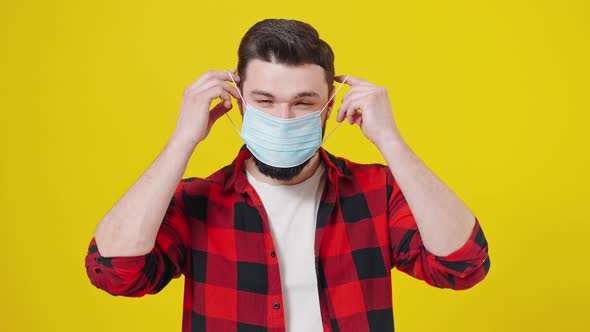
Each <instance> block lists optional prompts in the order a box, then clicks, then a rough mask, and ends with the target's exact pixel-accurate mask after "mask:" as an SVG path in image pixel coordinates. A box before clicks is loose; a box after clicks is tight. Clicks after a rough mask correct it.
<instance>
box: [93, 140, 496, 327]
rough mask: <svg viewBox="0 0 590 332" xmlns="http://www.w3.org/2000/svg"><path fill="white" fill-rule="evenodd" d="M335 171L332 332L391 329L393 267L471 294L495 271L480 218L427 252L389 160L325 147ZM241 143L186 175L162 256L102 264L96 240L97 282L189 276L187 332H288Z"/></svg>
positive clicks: (327, 265)
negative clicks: (460, 237) (355, 157)
mask: <svg viewBox="0 0 590 332" xmlns="http://www.w3.org/2000/svg"><path fill="white" fill-rule="evenodd" d="M320 154H321V157H322V161H323V162H324V164H325V165H326V166H327V167H326V169H327V175H328V176H327V181H326V182H325V187H324V191H323V194H322V198H321V202H320V206H319V211H318V215H317V224H316V232H315V258H316V259H315V266H316V272H317V283H318V290H319V302H320V308H321V317H322V320H323V326H324V331H333V332H336V331H342V332H345V331H346V332H348V331H351V332H359V331H393V330H394V323H393V308H392V289H391V279H390V275H391V270H392V268H393V267H396V268H397V269H399V270H400V271H403V272H405V273H407V274H409V275H411V276H413V277H415V278H418V279H422V280H424V281H425V282H426V283H428V284H430V285H432V286H436V287H440V288H452V289H457V290H459V289H466V288H470V287H472V286H474V285H475V284H477V283H478V282H479V281H481V280H482V279H484V277H485V276H486V274H487V272H488V270H489V268H490V260H489V257H488V246H487V241H486V238H485V236H484V233H483V232H482V229H481V228H480V224H479V222H478V220H477V218H476V219H475V221H476V223H475V226H474V228H473V232H472V234H471V236H470V238H469V240H468V241H467V242H466V243H465V244H464V245H463V246H462V247H461V248H460V249H458V250H456V251H455V252H453V253H452V254H450V255H448V256H445V257H441V256H436V255H434V254H432V253H430V252H428V250H426V248H425V247H424V246H423V244H422V239H421V238H420V233H419V231H418V228H417V226H416V222H415V220H414V217H413V215H412V212H411V210H410V207H409V205H408V204H407V203H406V200H405V198H404V195H403V194H402V192H401V190H400V187H399V186H398V185H397V183H396V181H395V179H394V177H393V176H392V173H391V171H390V169H389V168H388V167H387V166H385V165H382V164H357V163H353V162H350V161H348V160H346V159H343V158H338V157H335V156H333V155H331V154H330V153H328V152H327V151H326V150H324V149H323V148H322V149H320ZM250 156H251V154H250V152H249V151H248V149H247V148H245V146H243V147H242V148H241V150H240V152H239V154H238V156H237V158H236V159H235V160H234V161H233V163H232V164H231V165H228V166H226V167H224V168H222V169H220V170H219V171H217V172H216V173H214V174H212V175H211V176H209V177H208V178H206V179H202V178H196V177H191V178H185V179H182V180H181V181H180V183H179V185H178V187H177V189H176V192H175V193H174V196H173V197H172V200H171V202H170V205H169V207H168V210H167V212H166V215H165V217H164V220H163V222H162V225H161V227H160V230H159V232H158V234H157V237H156V244H155V247H154V248H153V250H152V251H151V252H150V253H148V254H146V255H141V256H132V257H129V256H128V257H103V256H101V255H100V253H99V252H98V250H97V246H96V242H95V239H94V238H92V240H91V242H90V245H89V248H88V254H87V256H86V269H87V273H88V276H89V278H90V281H91V282H92V284H93V285H95V286H96V287H98V288H101V289H103V290H105V291H106V292H108V293H110V294H113V295H123V296H133V297H137V296H143V295H145V294H155V293H157V292H159V291H160V290H161V289H162V288H163V287H164V286H166V285H167V284H168V283H169V282H170V280H171V279H172V278H178V277H180V275H181V274H184V276H185V292H184V306H183V308H184V314H183V322H182V331H183V332H189V331H193V332H195V331H215V332H217V331H244V332H246V331H273V332H279V331H285V313H284V308H283V297H282V293H281V282H280V275H279V267H278V260H277V259H278V254H276V253H275V250H276V247H275V244H274V243H273V240H272V237H271V232H270V228H269V222H268V217H267V215H266V212H265V210H264V208H263V206H262V202H261V200H260V198H259V197H258V195H257V194H256V192H255V191H254V188H253V187H252V186H251V185H250V184H249V183H248V180H247V178H246V174H245V170H244V160H246V159H247V158H249V157H250Z"/></svg>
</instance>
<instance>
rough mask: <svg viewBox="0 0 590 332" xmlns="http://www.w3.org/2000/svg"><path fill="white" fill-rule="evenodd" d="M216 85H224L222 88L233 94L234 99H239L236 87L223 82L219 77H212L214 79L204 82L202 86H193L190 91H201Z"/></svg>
mask: <svg viewBox="0 0 590 332" xmlns="http://www.w3.org/2000/svg"><path fill="white" fill-rule="evenodd" d="M217 85H224V89H226V90H227V91H228V92H229V93H231V95H232V96H234V97H235V98H236V99H238V100H239V99H240V98H239V97H240V95H239V93H238V91H237V88H236V87H234V86H233V85H231V84H230V83H229V82H224V81H222V80H220V79H214V80H211V81H209V82H207V83H204V85H203V86H201V87H198V88H195V89H194V92H191V93H201V92H203V91H206V90H209V89H211V88H212V87H214V86H217Z"/></svg>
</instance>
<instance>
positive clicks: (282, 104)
mask: <svg viewBox="0 0 590 332" xmlns="http://www.w3.org/2000/svg"><path fill="white" fill-rule="evenodd" d="M245 76H246V79H245V81H243V82H241V87H242V95H243V96H244V98H245V99H246V102H247V103H248V104H250V105H252V106H254V107H256V108H257V109H259V110H261V111H262V112H265V113H267V114H269V115H272V116H276V117H279V118H296V117H300V116H304V115H306V114H309V113H312V112H316V111H319V110H321V109H322V107H324V106H325V105H326V103H327V102H328V99H329V98H330V96H329V95H328V93H329V91H328V84H327V83H326V76H325V71H324V68H322V67H321V66H319V65H316V64H303V65H286V64H278V63H271V62H266V61H262V60H258V59H253V60H250V61H249V62H248V66H247V67H246V75H245ZM331 104H332V103H331ZM241 107H242V105H240V111H241V112H243V110H242V109H241ZM331 108H332V107H331V105H329V106H327V107H326V109H325V110H324V112H323V113H322V125H325V120H326V119H327V116H328V115H329V113H330V111H331Z"/></svg>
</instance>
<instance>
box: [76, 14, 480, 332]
mask: <svg viewBox="0 0 590 332" xmlns="http://www.w3.org/2000/svg"><path fill="white" fill-rule="evenodd" d="M238 55H239V62H238V68H237V69H238V70H237V72H236V71H234V70H231V71H209V72H207V73H205V74H204V75H202V76H201V77H200V78H199V79H198V80H197V81H195V82H194V83H193V84H192V85H191V86H189V87H188V88H187V89H186V90H185V92H184V97H183V102H182V107H181V111H180V115H179V119H178V122H177V125H176V128H175V131H174V133H173V135H172V137H171V139H170V140H169V142H168V144H167V145H166V147H165V148H164V150H163V151H162V152H161V154H160V155H159V156H158V158H157V159H156V160H155V161H154V162H153V163H152V165H151V166H150V167H149V168H148V169H147V171H146V172H145V173H144V174H143V175H142V176H141V177H140V178H139V179H138V181H137V182H136V183H135V184H134V185H133V186H132V187H131V189H130V190H129V192H127V193H126V194H125V195H124V196H123V197H122V198H121V199H120V201H119V202H117V204H116V205H115V206H114V207H113V208H112V209H111V210H110V211H108V213H107V214H106V215H105V216H104V218H103V220H101V222H100V223H99V225H98V226H97V228H96V231H95V234H94V237H93V238H92V240H91V242H90V245H89V250H88V254H87V257H86V268H87V273H88V276H89V278H90V281H91V282H92V284H94V285H95V286H96V287H99V288H101V289H103V290H105V291H107V292H109V293H110V294H113V295H123V296H136V297H137V296H143V295H145V294H155V293H157V292H159V291H160V290H161V289H162V288H163V287H164V286H166V285H167V284H168V283H169V281H170V280H171V279H172V278H177V277H179V276H180V275H181V274H184V275H185V296H184V306H183V308H184V316H183V324H182V326H183V327H182V330H183V331H187V332H188V331H277V332H278V331H295V332H298V331H355V332H358V331H392V330H393V329H394V324H393V311H392V298H391V296H392V293H391V281H390V280H391V279H390V276H391V274H390V273H391V269H392V268H394V267H396V268H397V269H399V270H401V271H403V272H405V273H408V274H409V275H411V276H413V277H416V278H419V279H422V280H424V281H425V282H426V283H428V284H430V285H432V286H436V287H440V288H451V289H457V290H459V289H467V288H470V287H472V286H474V285H475V284H477V283H478V282H480V281H481V280H483V279H484V277H485V276H486V275H487V273H488V271H489V268H490V260H489V257H488V246H487V242H486V238H485V236H484V234H483V232H482V229H481V227H480V225H479V222H478V220H477V218H476V217H475V216H474V215H473V214H472V213H471V212H470V211H469V209H468V208H467V207H466V206H465V205H464V204H463V203H462V201H461V200H460V199H459V198H458V197H457V196H455V194H454V193H453V192H452V191H451V190H450V189H449V188H447V187H446V186H445V185H444V184H443V183H442V182H441V181H440V180H439V179H438V178H437V177H436V176H435V175H434V174H433V173H432V172H430V170H429V169H428V168H427V167H426V166H425V165H424V164H423V163H422V162H421V161H420V159H419V158H418V157H416V156H415V155H414V154H413V153H412V151H411V150H410V148H409V147H408V146H407V145H406V144H405V142H404V140H403V138H402V137H401V135H400V132H399V131H398V129H397V127H396V124H395V121H394V118H393V115H392V110H391V106H390V101H389V97H388V94H387V91H386V89H385V88H383V87H380V86H376V85H373V84H371V83H370V82H368V81H365V80H363V79H360V78H357V77H352V76H346V77H345V76H334V55H333V53H332V50H331V48H330V47H329V46H328V44H326V43H325V42H324V41H323V40H321V39H319V36H318V33H317V31H316V30H315V29H314V28H312V27H311V26H310V25H308V24H305V23H303V22H299V21H295V20H274V19H269V20H264V21H261V22H258V23H257V24H255V25H254V26H253V27H252V28H250V29H249V31H248V32H247V33H246V35H245V36H244V37H243V39H242V41H241V44H240V47H239V50H238ZM334 80H335V81H337V82H340V83H342V82H344V83H345V84H348V85H350V87H351V88H350V90H349V91H348V93H347V94H346V96H345V97H344V98H343V101H342V106H341V107H340V109H339V110H338V112H337V115H336V118H337V121H339V122H342V121H344V119H348V121H349V122H350V123H351V124H356V125H358V126H359V127H360V128H361V130H362V132H363V134H364V135H365V136H366V137H367V138H368V139H369V140H370V141H371V142H372V143H373V144H375V145H376V146H377V148H378V149H379V151H380V152H381V153H382V155H383V157H384V159H385V160H386V161H387V164H388V166H385V165H380V164H358V163H354V162H351V161H349V160H346V159H344V158H340V157H336V156H333V155H331V154H330V153H328V152H327V151H326V150H324V149H323V148H321V143H322V137H324V129H325V123H326V119H327V118H328V117H329V115H330V113H331V111H332V107H333V104H334V100H333V96H335V92H336V91H335V89H334V88H335V86H334V84H333V82H334ZM230 82H235V83H236V85H237V88H236V87H234V86H233V85H232V84H230ZM340 86H341V85H340ZM231 97H234V98H235V99H237V100H238V104H239V107H240V113H241V114H242V115H243V123H242V129H241V132H240V136H241V137H242V139H243V140H244V141H245V142H246V145H244V146H243V147H242V148H241V149H240V151H239V153H238V155H237V157H236V159H235V160H234V161H233V162H232V163H231V165H228V166H226V167H224V168H222V169H220V170H219V171H217V172H215V173H214V174H212V175H210V176H209V177H207V178H197V177H191V178H185V179H181V177H182V175H183V174H184V171H185V168H186V166H187V163H188V160H189V158H190V156H191V155H192V154H193V151H194V149H195V148H196V147H197V146H198V144H199V143H200V142H201V141H203V140H204V139H205V138H206V136H207V134H208V133H209V131H210V129H211V126H212V125H213V123H215V122H216V121H217V120H218V119H219V118H220V117H221V116H223V115H224V114H227V112H228V111H229V110H230V109H231V108H232V103H231ZM218 98H220V99H221V101H220V102H219V103H217V104H216V105H215V106H213V108H212V109H210V104H211V103H212V102H213V101H214V100H216V99H218ZM232 124H233V122H232ZM198 158H206V157H204V156H200V157H198Z"/></svg>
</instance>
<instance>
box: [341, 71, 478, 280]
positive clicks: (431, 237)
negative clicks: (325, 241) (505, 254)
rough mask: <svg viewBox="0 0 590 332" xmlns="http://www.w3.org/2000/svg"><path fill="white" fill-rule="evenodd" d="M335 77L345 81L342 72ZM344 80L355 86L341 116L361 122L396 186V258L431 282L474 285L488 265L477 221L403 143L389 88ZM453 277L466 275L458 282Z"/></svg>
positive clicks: (393, 242)
mask: <svg viewBox="0 0 590 332" xmlns="http://www.w3.org/2000/svg"><path fill="white" fill-rule="evenodd" d="M335 79H336V81H338V82H344V76H337V77H336V78H335ZM346 84H349V85H351V89H350V90H349V91H348V93H347V94H346V96H345V97H344V98H343V100H342V106H341V107H340V109H339V111H338V115H337V121H339V122H340V121H343V120H344V119H345V118H347V119H348V121H349V123H351V124H358V125H359V127H360V128H361V130H362V131H363V134H364V135H365V136H366V137H367V138H368V139H369V140H371V142H373V144H375V146H376V147H377V148H378V149H379V151H380V152H381V154H382V155H383V157H384V159H385V160H386V161H387V163H388V165H389V168H388V170H387V171H388V178H389V179H388V182H389V185H390V186H391V187H390V188H391V189H392V190H393V192H392V194H391V195H390V197H389V198H390V201H389V213H390V215H389V218H390V219H389V223H390V233H391V237H390V238H391V247H392V250H393V253H394V260H395V263H397V264H399V266H398V267H399V268H400V269H401V270H403V271H406V272H408V273H410V274H412V275H413V276H415V277H418V278H421V279H425V280H426V281H427V282H428V283H430V284H432V285H436V286H439V287H454V288H457V289H462V288H467V287H470V286H473V285H474V284H475V283H477V282H478V281H480V280H481V279H483V277H484V276H485V275H486V273H487V271H488V269H489V258H488V255H487V242H486V241H485V237H484V236H483V232H482V231H481V228H480V225H479V222H478V220H477V219H476V218H475V216H474V215H473V214H472V213H471V212H470V211H469V209H468V208H467V206H465V204H463V202H462V201H461V200H460V199H459V197H457V196H456V195H455V194H454V193H453V192H452V191H451V190H450V189H449V188H448V187H447V186H445V185H444V183H443V182H442V181H440V180H439V179H438V178H437V177H436V176H435V175H434V174H433V173H432V172H431V171H430V170H429V169H428V168H427V167H426V165H424V163H423V162H422V161H421V160H420V159H419V158H418V157H417V156H416V155H415V154H414V153H413V152H412V151H411V150H410V148H409V147H408V146H407V145H406V144H405V142H404V140H403V139H402V137H401V134H400V132H399V130H398V129H397V125H396V124H395V121H394V118H393V114H392V109H391V104H390V101H389V95H388V93H387V89H385V88H384V87H381V86H376V85H374V84H372V83H370V82H368V81H366V80H363V79H360V78H356V77H349V78H348V79H347V80H346ZM359 110H362V112H359ZM394 175H395V178H394ZM406 199H407V201H406ZM451 277H453V280H452V281H449V280H450V278H451ZM455 277H459V278H461V279H462V280H460V281H457V282H456V283H455V280H454V278H455ZM442 278H446V279H447V282H445V281H442Z"/></svg>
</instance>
